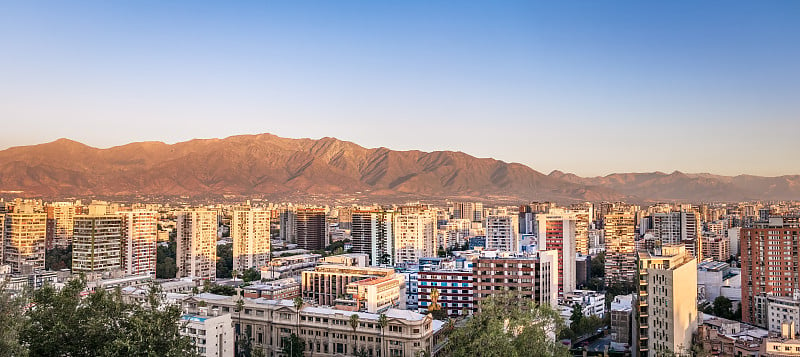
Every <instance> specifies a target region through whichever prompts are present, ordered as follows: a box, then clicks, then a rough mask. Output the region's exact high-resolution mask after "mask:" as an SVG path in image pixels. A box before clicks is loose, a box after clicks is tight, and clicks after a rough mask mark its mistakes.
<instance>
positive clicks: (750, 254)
mask: <svg viewBox="0 0 800 357" xmlns="http://www.w3.org/2000/svg"><path fill="white" fill-rule="evenodd" d="M740 234H741V251H742V256H741V262H742V321H744V322H747V323H750V324H754V325H758V326H762V327H766V326H767V321H768V317H767V308H766V306H764V304H760V303H759V297H761V296H764V295H770V296H779V297H794V296H796V295H797V294H800V285H799V283H798V276H799V275H800V273H798V271H800V259H798V258H797V256H798V251H800V217H791V216H782V217H781V216H778V217H769V219H768V220H767V221H760V222H756V223H754V224H753V226H752V227H748V228H742V229H741V232H740Z"/></svg>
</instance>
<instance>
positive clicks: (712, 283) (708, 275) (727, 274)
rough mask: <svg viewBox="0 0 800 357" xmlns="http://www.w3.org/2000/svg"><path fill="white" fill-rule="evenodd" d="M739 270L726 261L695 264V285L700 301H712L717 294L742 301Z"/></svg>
mask: <svg viewBox="0 0 800 357" xmlns="http://www.w3.org/2000/svg"><path fill="white" fill-rule="evenodd" d="M740 273H741V270H739V269H734V268H731V266H730V265H729V264H728V263H724V262H717V261H708V260H707V261H704V262H701V263H700V264H698V265H697V287H698V289H697V290H698V294H699V295H698V297H699V298H700V301H703V300H705V301H708V302H713V301H714V299H716V298H717V297H719V296H724V297H726V298H728V299H729V300H731V301H735V302H741V301H742V278H741V275H740Z"/></svg>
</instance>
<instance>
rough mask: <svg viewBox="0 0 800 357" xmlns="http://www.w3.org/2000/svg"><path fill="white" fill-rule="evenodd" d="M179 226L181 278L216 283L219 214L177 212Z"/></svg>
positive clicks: (178, 264) (178, 258) (198, 211)
mask: <svg viewBox="0 0 800 357" xmlns="http://www.w3.org/2000/svg"><path fill="white" fill-rule="evenodd" d="M176 222H177V223H176V230H177V233H178V234H177V242H178V244H177V249H176V259H175V263H176V265H177V266H178V277H193V278H201V279H212V280H213V279H216V277H217V229H218V223H219V218H218V214H217V211H207V210H195V211H183V212H178V214H177V219H176Z"/></svg>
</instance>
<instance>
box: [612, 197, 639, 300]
mask: <svg viewBox="0 0 800 357" xmlns="http://www.w3.org/2000/svg"><path fill="white" fill-rule="evenodd" d="M604 217H605V218H604V220H605V221H604V222H605V227H604V229H605V233H604V234H605V242H606V247H605V248H606V251H605V252H606V253H605V257H606V264H605V270H606V274H605V275H606V285H608V286H611V285H612V284H616V283H619V282H629V283H633V282H634V279H635V278H636V250H635V235H636V220H635V215H634V214H633V213H631V212H630V211H627V210H620V211H615V212H613V213H608V214H606V215H605V216H604Z"/></svg>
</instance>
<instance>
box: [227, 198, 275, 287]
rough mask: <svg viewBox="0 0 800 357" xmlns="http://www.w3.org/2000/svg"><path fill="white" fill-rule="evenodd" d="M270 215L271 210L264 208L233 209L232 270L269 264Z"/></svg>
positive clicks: (257, 267) (256, 267) (255, 267)
mask: <svg viewBox="0 0 800 357" xmlns="http://www.w3.org/2000/svg"><path fill="white" fill-rule="evenodd" d="M271 215H272V212H271V211H266V210H237V211H233V219H232V220H231V238H232V239H233V269H234V270H236V271H240V272H241V271H245V270H247V269H250V268H254V269H259V268H261V267H263V266H267V264H269V258H270V231H269V227H270V217H271ZM215 245H216V243H215Z"/></svg>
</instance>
